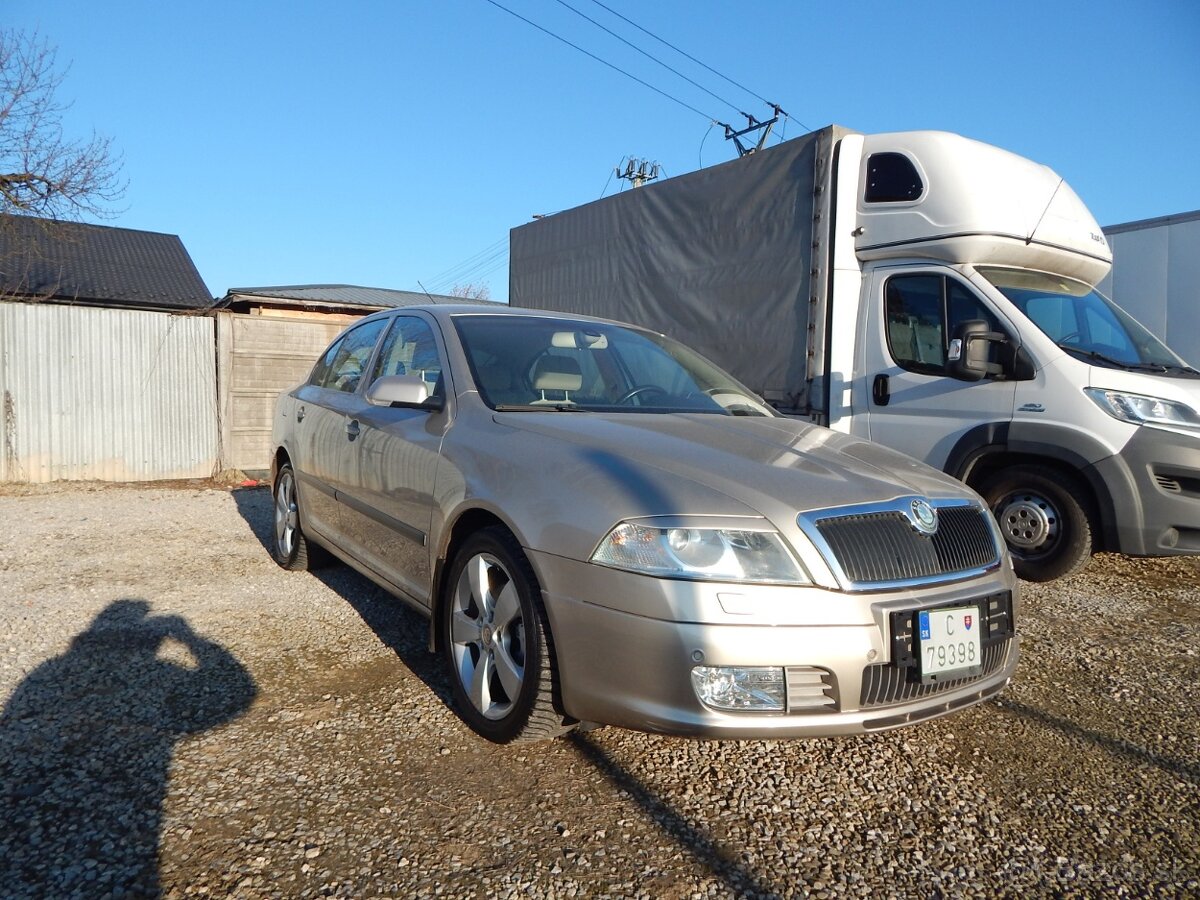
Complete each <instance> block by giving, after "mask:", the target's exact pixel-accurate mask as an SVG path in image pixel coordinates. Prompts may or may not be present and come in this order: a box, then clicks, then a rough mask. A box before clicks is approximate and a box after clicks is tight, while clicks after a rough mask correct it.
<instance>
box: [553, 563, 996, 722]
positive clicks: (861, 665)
mask: <svg viewBox="0 0 1200 900" xmlns="http://www.w3.org/2000/svg"><path fill="white" fill-rule="evenodd" d="M530 558H531V561H532V562H533V563H534V567H535V569H536V570H537V571H538V575H539V578H541V581H542V587H543V598H544V601H545V605H546V610H547V614H548V616H549V618H550V630H551V634H552V635H553V640H554V647H555V654H556V662H557V666H558V671H559V678H560V685H561V692H562V700H563V706H564V710H565V712H566V713H567V714H568V715H570V716H572V717H573V718H576V719H580V720H582V721H589V722H597V723H602V724H608V725H617V726H621V727H624V728H631V729H636V730H640V731H651V732H662V733H669V734H681V735H694V736H698V737H718V738H783V737H805V736H807V737H820V736H827V735H847V734H863V733H869V732H874V731H881V730H886V729H890V728H896V727H899V726H902V725H907V724H911V723H914V722H918V721H922V720H924V719H929V718H934V717H937V716H941V715H945V714H946V713H949V712H952V711H954V710H956V709H961V708H963V707H966V706H970V705H972V704H974V703H978V702H980V701H982V700H985V699H987V698H988V697H990V696H993V695H994V694H996V693H997V692H998V691H1000V690H1001V689H1002V688H1003V687H1004V685H1005V684H1007V683H1008V680H1009V679H1010V678H1011V676H1012V674H1013V671H1014V669H1015V668H1016V664H1017V656H1018V639H1017V638H1016V637H1015V636H1014V637H1009V638H1006V639H1005V640H1002V641H996V642H994V643H993V645H992V646H990V647H989V648H988V652H987V653H985V658H986V659H987V664H985V666H984V671H983V673H982V674H980V675H978V676H973V677H970V678H964V679H961V680H959V681H955V682H949V683H947V684H944V685H938V686H936V687H928V686H916V685H912V684H909V683H908V681H907V678H906V675H905V673H904V672H903V671H902V670H900V669H898V667H897V666H896V665H894V664H893V641H892V634H891V627H892V619H893V616H892V614H893V613H896V612H898V611H902V610H911V609H917V608H928V607H933V606H944V605H956V604H961V603H963V602H965V601H978V600H981V599H982V598H985V597H988V596H994V595H998V594H1005V595H1008V596H1011V598H1012V600H1011V603H1012V607H1011V610H1012V611H1013V612H1014V614H1017V613H1016V610H1017V608H1018V600H1017V596H1016V579H1015V578H1013V576H1012V573H1011V571H1008V570H1007V569H1003V570H995V571H993V572H992V573H990V574H988V575H987V576H986V577H981V578H975V579H972V580H970V581H967V582H960V583H957V584H953V585H942V586H939V587H938V588H936V589H924V590H903V591H890V592H886V593H873V594H850V593H842V592H837V591H829V590H825V589H822V588H781V587H765V586H747V585H729V584H704V583H698V582H687V581H671V580H666V579H658V578H650V577H646V576H641V575H635V574H632V573H627V572H620V571H616V570H612V569H605V568H602V567H599V566H594V565H588V564H585V563H578V562H573V561H570V560H565V559H562V558H561V557H553V556H547V555H544V554H537V553H532V552H531V553H530ZM696 665H707V666H778V667H782V668H784V669H785V673H786V680H787V683H788V696H789V702H788V710H787V711H784V712H723V711H718V710H715V709H711V708H709V707H707V706H705V705H704V704H703V703H702V702H701V701H700V700H699V698H698V697H697V696H696V693H695V691H694V689H693V687H692V683H691V670H692V668H693V667H694V666H696ZM793 686H794V687H795V690H796V695H797V696H803V697H804V698H805V699H804V702H802V703H796V704H793V703H792V695H793ZM814 694H815V695H816V696H817V698H818V702H816V703H814V702H813V697H814ZM821 698H824V701H823V702H821Z"/></svg>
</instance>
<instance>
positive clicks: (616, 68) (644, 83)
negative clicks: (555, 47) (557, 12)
mask: <svg viewBox="0 0 1200 900" xmlns="http://www.w3.org/2000/svg"><path fill="white" fill-rule="evenodd" d="M486 2H488V3H490V4H492V6H494V7H496V8H497V9H501V10H503V11H504V12H506V13H508V14H509V15H510V16H513V17H514V18H517V19H520V20H521V21H522V22H524V23H525V24H526V25H531V26H533V27H534V28H536V29H537V30H538V31H540V32H542V33H543V34H548V35H549V36H550V37H552V38H554V39H555V40H556V41H562V42H563V43H564V44H566V45H567V46H568V47H573V48H574V49H576V50H578V51H579V52H580V53H582V54H584V55H585V56H590V57H591V58H592V59H594V60H595V61H596V62H598V63H600V64H601V65H605V66H608V67H609V68H610V69H612V70H613V71H614V72H620V73H621V74H622V75H624V76H625V77H626V78H631V79H633V80H634V81H636V82H637V83H638V84H640V85H641V86H642V87H647V88H649V89H650V90H652V91H654V93H656V94H660V95H661V96H663V97H666V98H667V99H668V100H670V101H671V102H673V103H677V104H679V105H680V106H682V107H683V108H684V109H689V110H691V111H692V112H694V113H695V114H696V115H698V116H703V117H704V118H706V119H708V120H709V121H710V122H715V121H717V120H716V118H714V117H713V116H710V115H708V114H707V113H703V112H701V111H700V110H698V109H696V107H694V106H692V105H691V104H690V103H685V102H684V101H683V100H680V99H679V98H678V97H676V96H673V95H672V94H668V93H667V92H666V91H664V90H662V89H661V88H656V87H655V86H654V85H652V84H650V83H649V82H648V81H643V80H642V79H640V78H638V77H637V76H636V75H631V74H630V73H629V72H626V71H625V70H624V69H622V68H621V67H620V66H616V65H613V64H612V63H610V62H609V61H608V60H605V59H601V58H600V57H599V56H597V55H596V54H595V53H592V52H590V51H588V50H584V49H583V48H582V47H580V46H579V45H578V44H573V43H571V42H570V41H568V40H567V39H566V38H565V37H562V36H561V35H557V34H555V33H554V32H553V31H550V30H549V29H548V28H543V27H542V26H541V25H539V24H538V23H537V22H533V21H530V20H529V19H527V18H525V17H524V16H523V15H521V14H520V13H516V12H513V11H512V10H511V9H509V8H508V7H507V6H504V5H502V4H500V3H497V2H496V0H486Z"/></svg>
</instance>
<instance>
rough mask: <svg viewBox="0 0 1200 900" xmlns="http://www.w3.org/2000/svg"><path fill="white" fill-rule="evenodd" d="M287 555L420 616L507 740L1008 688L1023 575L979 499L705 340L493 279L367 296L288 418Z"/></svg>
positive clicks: (283, 545)
mask: <svg viewBox="0 0 1200 900" xmlns="http://www.w3.org/2000/svg"><path fill="white" fill-rule="evenodd" d="M273 446H274V451H273V457H272V460H271V466H272V483H273V490H274V511H275V523H274V524H275V529H274V555H275V557H276V559H277V560H278V562H279V563H280V564H281V565H282V566H284V567H285V568H288V569H306V568H309V567H311V566H312V565H314V564H316V563H317V562H318V561H319V558H320V557H321V556H323V555H325V554H332V555H333V556H335V557H337V558H339V559H341V560H342V561H344V562H346V563H348V564H350V565H351V566H353V567H354V568H355V569H357V570H359V571H360V572H362V573H363V574H364V575H366V576H367V577H368V578H370V579H372V580H373V581H375V582H377V583H378V584H380V585H382V586H383V587H385V588H386V589H387V590H389V591H391V592H392V593H394V594H395V595H396V596H397V597H398V598H400V599H401V600H402V601H404V602H405V603H407V604H409V605H411V606H412V607H414V608H415V609H417V610H419V611H420V612H422V613H423V614H424V615H426V616H427V617H428V619H429V622H430V627H429V635H428V639H429V646H430V649H431V650H433V651H435V652H438V653H440V654H441V655H442V657H443V658H444V660H445V664H446V666H447V668H448V670H449V673H450V676H451V683H452V687H453V692H454V697H455V704H456V706H457V707H458V709H459V712H460V715H461V716H462V717H463V719H464V720H465V721H466V722H467V724H469V725H470V726H471V727H472V728H473V729H474V730H475V731H477V732H478V733H479V734H480V735H482V736H484V737H486V738H488V739H490V740H493V741H497V742H502V743H503V742H508V741H514V740H533V739H539V738H546V737H551V736H554V735H557V734H559V733H561V732H563V731H564V730H566V729H569V728H571V727H572V726H573V725H576V724H578V723H581V722H584V723H594V724H610V725H618V726H622V727H626V728H634V729H641V730H645V731H655V732H665V733H672V734H687V735H696V736H702V737H739V738H740V737H791V736H817V735H834V734H856V733H863V732H871V731H877V730H882V729H888V728H894V727H897V726H901V725H906V724H909V723H913V722H918V721H921V720H924V719H928V718H931V717H934V716H939V715H942V714H945V713H948V712H951V711H953V710H957V709H961V708H963V707H965V706H969V705H971V704H973V703H977V702H979V701H981V700H983V699H985V698H987V697H991V696H992V695H994V694H996V693H997V692H998V691H999V690H1001V689H1002V688H1003V686H1004V685H1005V684H1006V683H1007V681H1008V679H1009V678H1010V676H1011V675H1012V672H1013V670H1014V668H1015V666H1016V662H1017V637H1016V635H1015V631H1014V624H1015V621H1016V617H1017V615H1018V613H1019V609H1018V598H1017V584H1016V580H1015V578H1014V576H1013V573H1012V566H1011V563H1010V561H1009V559H1008V557H1007V556H1006V555H1005V551H1004V544H1003V541H1002V540H1001V539H1000V537H999V535H998V531H997V528H996V526H995V523H994V521H993V520H992V518H991V516H990V515H989V513H988V512H987V510H986V509H985V508H984V506H983V504H982V502H981V501H980V499H979V497H978V496H977V495H975V494H974V493H973V492H971V491H970V490H969V489H968V488H966V487H964V486H963V485H961V484H959V483H958V482H956V481H953V480H951V479H950V478H948V477H947V476H945V475H942V474H941V473H939V472H936V471H934V470H933V469H931V468H928V467H926V466H924V465H922V464H920V463H917V462H915V461H914V460H912V459H909V458H908V457H905V456H902V455H899V454H897V453H894V452H891V451H888V450H886V449H884V448H882V447H879V446H877V445H874V444H871V443H868V442H865V441H863V440H860V439H857V438H853V437H850V436H848V435H844V434H839V433H836V432H834V431H831V430H828V429H826V428H822V427H818V426H816V425H811V424H808V423H806V422H803V421H799V420H796V419H790V418H785V417H782V416H780V415H778V414H777V413H776V412H774V411H773V410H772V409H771V408H770V407H768V406H766V405H765V404H764V403H763V402H762V401H761V400H760V399H759V398H758V397H756V396H754V395H753V394H752V393H751V392H750V391H749V390H747V389H746V388H745V387H744V386H742V385H741V384H739V383H738V382H737V381H735V380H734V379H733V378H731V377H730V376H729V375H727V374H725V373H724V372H722V371H721V370H720V369H719V368H717V367H715V366H714V365H712V364H711V363H709V362H707V361H706V360H705V359H703V358H701V357H700V356H698V355H697V354H696V353H694V352H692V351H691V350H689V349H687V348H686V347H683V346H681V345H680V344H678V343H676V342H674V341H672V340H671V339H669V338H667V337H665V336H663V335H661V334H655V333H652V332H649V331H644V330H641V329H638V328H633V327H629V326H625V325H620V324H617V323H613V322H606V321H601V320H596V319H586V318H575V317H564V316H562V315H559V314H554V313H539V312H536V311H530V310H510V309H508V308H506V307H498V308H496V309H492V308H487V307H481V306H429V307H411V308H404V309H399V310H389V311H386V312H381V313H377V314H375V315H372V316H368V317H367V318H365V319H362V320H360V321H359V322H357V323H356V324H355V325H354V326H353V327H351V328H350V329H349V330H347V331H346V332H344V333H343V334H342V335H341V336H340V337H339V338H338V339H337V340H335V341H334V343H333V344H332V345H331V346H330V347H329V349H328V350H326V351H325V353H324V354H322V356H321V357H320V359H319V360H318V361H317V363H316V365H315V366H314V368H313V370H312V374H311V375H310V376H309V378H308V380H307V381H306V382H305V383H304V384H302V385H300V386H298V387H296V388H294V389H292V390H290V391H288V392H286V393H285V394H283V395H281V396H280V398H279V401H278V403H277V406H276V410H275V416H274V437H273Z"/></svg>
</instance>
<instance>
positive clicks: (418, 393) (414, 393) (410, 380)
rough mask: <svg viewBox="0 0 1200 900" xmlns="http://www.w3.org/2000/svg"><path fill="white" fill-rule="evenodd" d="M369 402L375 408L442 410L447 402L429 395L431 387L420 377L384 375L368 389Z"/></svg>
mask: <svg viewBox="0 0 1200 900" xmlns="http://www.w3.org/2000/svg"><path fill="white" fill-rule="evenodd" d="M367 402H368V403H370V404H372V405H374V406H397V407H402V408H408V409H428V410H433V411H435V412H436V411H438V410H441V409H442V408H444V407H445V405H446V402H445V401H444V400H443V399H442V398H441V397H431V396H430V395H429V385H428V384H427V383H426V382H425V379H424V378H422V377H421V376H420V375H384V376H383V377H381V378H376V379H375V380H374V381H373V382H371V386H370V387H369V388H367Z"/></svg>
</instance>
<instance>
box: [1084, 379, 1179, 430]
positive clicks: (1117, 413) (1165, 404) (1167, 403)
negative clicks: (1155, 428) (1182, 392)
mask: <svg viewBox="0 0 1200 900" xmlns="http://www.w3.org/2000/svg"><path fill="white" fill-rule="evenodd" d="M1083 392H1084V393H1085V394H1087V395H1088V397H1090V398H1091V400H1092V402H1093V403H1095V404H1096V405H1097V406H1098V407H1100V408H1101V409H1102V410H1104V411H1105V412H1106V413H1108V414H1109V415H1110V416H1112V417H1113V418H1114V419H1120V420H1121V421H1122V422H1129V423H1130V424H1132V425H1169V426H1171V427H1174V428H1198V429H1200V415H1197V414H1196V411H1195V410H1194V409H1192V408H1191V407H1190V406H1188V405H1187V404H1185V403H1177V402H1176V401H1174V400H1163V399H1162V398H1161V397H1145V396H1143V395H1141V394H1127V393H1125V392H1124V391H1106V390H1104V389H1103V388H1084V389H1083Z"/></svg>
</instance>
